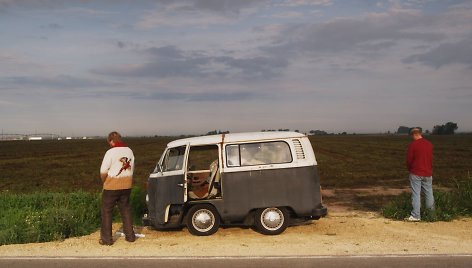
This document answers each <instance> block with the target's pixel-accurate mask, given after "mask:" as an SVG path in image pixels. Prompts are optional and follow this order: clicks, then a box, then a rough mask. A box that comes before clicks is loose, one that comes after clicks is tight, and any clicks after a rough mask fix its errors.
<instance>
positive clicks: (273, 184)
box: [143, 132, 327, 235]
mask: <svg viewBox="0 0 472 268" xmlns="http://www.w3.org/2000/svg"><path fill="white" fill-rule="evenodd" d="M146 201H147V207H148V214H146V215H145V216H144V218H143V220H144V223H145V225H151V226H154V227H155V228H156V229H172V228H180V227H183V226H187V228H188V230H189V231H190V233H192V234H194V235H211V234H213V233H215V232H216V231H217V230H218V228H219V226H220V225H239V226H254V227H255V228H256V230H258V231H259V232H261V233H263V234H268V235H275V234H280V233H282V232H283V231H284V230H285V229H286V228H287V226H289V225H290V223H292V222H294V221H297V220H298V221H299V220H312V219H315V220H318V219H319V218H320V217H323V216H325V215H326V214H327V209H326V207H324V206H323V204H322V198H321V192H320V179H319V176H318V172H317V163H316V159H315V155H314V153H313V149H312V147H311V144H310V141H309V140H308V137H307V136H305V135H303V134H300V133H296V132H254V133H234V134H233V133H231V134H221V135H211V136H201V137H193V138H187V139H180V140H176V141H172V142H170V143H169V144H168V145H167V148H166V149H165V151H164V153H163V154H162V156H161V158H160V160H159V162H158V163H157V166H156V168H155V169H154V171H153V172H152V173H151V174H150V176H149V179H148V189H147V196H146Z"/></svg>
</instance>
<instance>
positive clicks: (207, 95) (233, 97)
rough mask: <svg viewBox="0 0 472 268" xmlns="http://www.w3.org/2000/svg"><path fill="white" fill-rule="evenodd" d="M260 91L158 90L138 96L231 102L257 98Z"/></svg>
mask: <svg viewBox="0 0 472 268" xmlns="http://www.w3.org/2000/svg"><path fill="white" fill-rule="evenodd" d="M260 96H261V93H257V94H256V93H253V92H244V91H243V92H199V93H184V92H159V93H152V94H150V95H141V96H140V98H145V99H154V100H179V101H187V102H215V101H218V102H221V101H223V102H233V101H243V100H250V99H254V98H259V97H260Z"/></svg>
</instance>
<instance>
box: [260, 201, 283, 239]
mask: <svg viewBox="0 0 472 268" xmlns="http://www.w3.org/2000/svg"><path fill="white" fill-rule="evenodd" d="M254 220H255V226H256V229H257V231H259V232H260V233H262V234H265V235H278V234H280V233H282V232H283V231H285V229H287V226H288V212H287V210H286V209H285V208H276V207H272V208H265V209H264V208H261V209H258V210H257V211H256V214H255V219H254Z"/></svg>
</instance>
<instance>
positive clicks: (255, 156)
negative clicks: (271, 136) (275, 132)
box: [226, 141, 292, 167]
mask: <svg viewBox="0 0 472 268" xmlns="http://www.w3.org/2000/svg"><path fill="white" fill-rule="evenodd" d="M226 159H227V163H226V164H227V166H228V167H241V166H254V165H268V164H283V163H290V162H292V153H291V152H290V147H289V146H288V144H287V143H286V142H284V141H273V142H260V143H246V144H234V145H227V146H226Z"/></svg>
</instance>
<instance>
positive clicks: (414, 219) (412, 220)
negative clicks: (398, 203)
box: [405, 216, 421, 222]
mask: <svg viewBox="0 0 472 268" xmlns="http://www.w3.org/2000/svg"><path fill="white" fill-rule="evenodd" d="M405 221H409V222H419V221H421V220H420V219H418V218H415V217H413V216H410V217H408V218H405Z"/></svg>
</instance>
